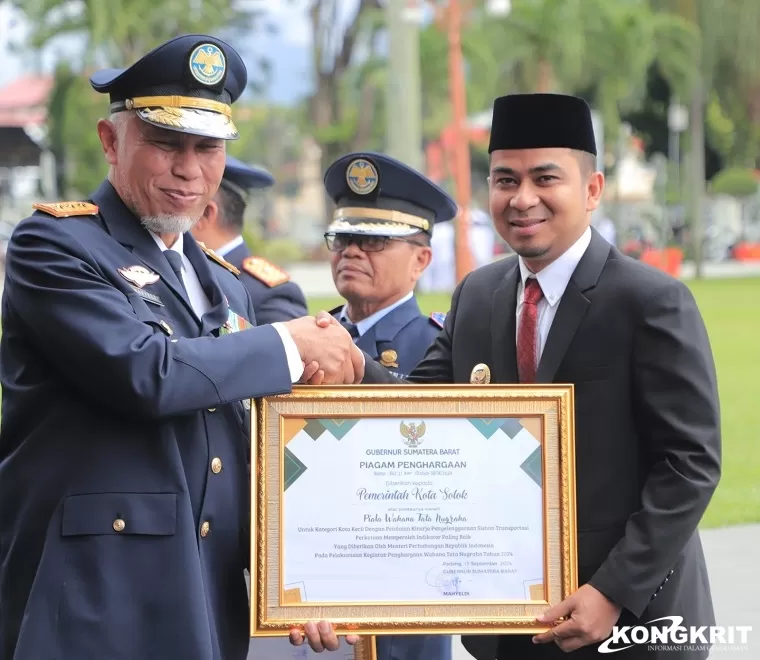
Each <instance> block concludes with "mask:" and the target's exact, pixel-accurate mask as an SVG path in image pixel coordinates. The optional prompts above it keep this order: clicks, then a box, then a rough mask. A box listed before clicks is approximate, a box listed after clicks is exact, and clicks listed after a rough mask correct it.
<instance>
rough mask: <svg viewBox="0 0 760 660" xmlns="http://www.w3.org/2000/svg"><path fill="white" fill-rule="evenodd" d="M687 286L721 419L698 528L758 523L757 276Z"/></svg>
mask: <svg viewBox="0 0 760 660" xmlns="http://www.w3.org/2000/svg"><path fill="white" fill-rule="evenodd" d="M689 286H690V287H691V289H692V291H693V292H694V295H695V297H696V299H697V302H698V303H699V307H700V309H701V310H702V314H703V315H704V318H705V322H706V324H707V328H708V332H709V333H710V340H711V342H712V346H713V351H714V354H715V362H716V363H717V368H718V382H719V388H720V399H721V409H722V417H723V476H722V478H721V483H720V485H719V486H718V490H717V491H716V493H715V497H714V498H713V501H712V503H711V505H710V508H709V509H708V511H707V513H706V515H705V517H704V520H703V526H704V527H720V526H723V525H735V524H739V523H748V522H760V395H759V393H760V376H759V375H758V374H759V373H760V278H755V279H742V280H739V279H715V280H701V281H693V282H689ZM419 302H420V307H421V308H422V311H423V312H424V313H429V312H433V311H443V312H445V311H448V308H449V297H448V296H441V295H431V296H424V295H423V296H420V297H419ZM338 304H340V299H339V298H338V297H334V298H311V299H310V300H309V310H310V311H311V312H312V313H315V312H317V311H319V310H320V309H332V308H333V307H335V306H336V305H338ZM753 402H754V403H753Z"/></svg>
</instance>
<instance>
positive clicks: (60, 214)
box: [32, 202, 98, 218]
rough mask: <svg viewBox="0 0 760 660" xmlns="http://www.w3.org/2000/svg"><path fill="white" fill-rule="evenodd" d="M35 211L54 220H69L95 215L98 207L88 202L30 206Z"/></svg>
mask: <svg viewBox="0 0 760 660" xmlns="http://www.w3.org/2000/svg"><path fill="white" fill-rule="evenodd" d="M32 208H33V209H35V210H36V211H42V212H43V213H47V214H48V215H52V216H53V217H54V218H70V217H72V216H77V215H97V214H98V207H97V206H95V204H90V203H89V202H56V203H55V204H32Z"/></svg>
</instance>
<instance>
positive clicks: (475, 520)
mask: <svg viewBox="0 0 760 660" xmlns="http://www.w3.org/2000/svg"><path fill="white" fill-rule="evenodd" d="M573 395H574V392H573V386H572V385H520V386H499V385H426V386H414V385H403V384H399V385H397V386H396V385H374V386H371V385H356V386H342V387H296V388H294V390H293V392H292V393H291V394H287V395H280V396H272V397H265V398H262V399H259V400H256V401H255V402H254V405H253V407H252V411H253V413H252V422H253V423H252V424H251V432H252V438H251V441H252V442H251V458H252V475H253V477H252V480H251V481H252V488H251V497H252V521H251V523H252V524H251V537H252V538H251V555H252V556H251V568H252V571H253V573H254V575H255V579H254V580H253V584H254V585H255V586H254V588H253V589H252V593H251V636H252V637H266V636H286V635H287V634H288V633H289V631H290V629H291V628H292V627H293V626H301V625H303V624H304V623H306V622H307V621H320V620H329V621H331V622H332V623H333V625H334V627H335V629H336V631H337V632H338V633H339V634H347V633H355V634H361V635H375V634H379V635H382V634H415V633H418V634H420V633H426V634H458V633H465V634H467V633H474V632H483V633H510V632H514V633H522V634H534V633H536V632H540V631H543V630H546V626H544V625H540V624H538V623H537V622H536V621H535V619H536V617H537V616H538V615H540V614H541V613H543V612H544V611H545V610H546V609H547V608H548V607H550V606H552V605H555V604H557V603H559V602H560V601H561V600H563V599H564V598H566V597H567V596H569V595H570V594H571V593H572V592H573V591H575V590H576V589H577V568H576V563H577V562H576V523H575V458H574V417H573V408H574V401H573Z"/></svg>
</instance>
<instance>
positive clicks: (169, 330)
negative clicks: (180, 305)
mask: <svg viewBox="0 0 760 660" xmlns="http://www.w3.org/2000/svg"><path fill="white" fill-rule="evenodd" d="M158 325H160V326H161V330H163V331H164V332H165V333H166V334H167V335H168V336H169V337H171V336H172V335H173V334H174V330H172V327H171V326H170V325H169V324H168V323H167V322H166V321H164V320H163V319H161V320H160V321H159V322H158Z"/></svg>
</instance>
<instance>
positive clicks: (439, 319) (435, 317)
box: [430, 312, 446, 328]
mask: <svg viewBox="0 0 760 660" xmlns="http://www.w3.org/2000/svg"><path fill="white" fill-rule="evenodd" d="M430 320H431V321H432V322H433V323H435V324H436V325H437V326H438V327H439V328H442V327H443V323H444V321H445V320H446V313H445V312H433V313H432V314H431V315H430Z"/></svg>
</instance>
